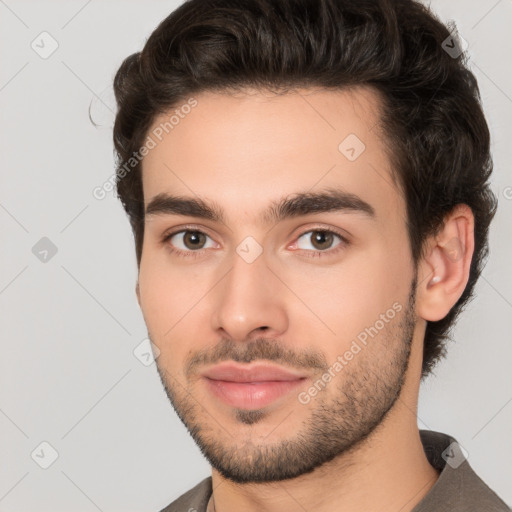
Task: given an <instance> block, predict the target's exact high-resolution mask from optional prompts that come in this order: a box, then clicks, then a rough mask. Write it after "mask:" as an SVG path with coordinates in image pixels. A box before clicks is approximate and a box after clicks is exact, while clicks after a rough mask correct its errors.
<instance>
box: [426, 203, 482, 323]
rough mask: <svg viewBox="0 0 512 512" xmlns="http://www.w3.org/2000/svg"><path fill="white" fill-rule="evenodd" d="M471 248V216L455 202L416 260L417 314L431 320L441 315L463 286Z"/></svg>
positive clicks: (455, 300) (472, 237) (467, 210)
mask: <svg viewBox="0 0 512 512" xmlns="http://www.w3.org/2000/svg"><path fill="white" fill-rule="evenodd" d="M473 251H474V216H473V212H472V211H471V209H470V208H469V207H468V206H467V205H463V204H461V205H457V206H456V207H455V208H454V209H453V210H452V212H451V213H450V214H449V215H448V216H447V217H446V219H445V222H444V225H443V228H442V229H441V230H440V232H439V233H438V234H437V235H435V236H434V237H432V238H431V239H430V240H429V241H428V242H427V249H426V251H425V256H424V257H423V258H422V260H421V262H420V263H419V272H418V276H419V277H420V281H419V283H418V290H417V299H416V300H417V313H418V315H419V316H420V317H421V318H423V319H425V320H427V321H431V322H436V321H438V320H441V319H442V318H444V317H445V316H446V315H447V314H448V313H449V311H450V309H451V308H452V307H453V306H454V305H455V304H456V302H457V301H458V300H459V298H460V296H461V295H462V293H463V292H464V289H465V288H466V285H467V282H468V279H469V271H470V267H471V260H472V257H473Z"/></svg>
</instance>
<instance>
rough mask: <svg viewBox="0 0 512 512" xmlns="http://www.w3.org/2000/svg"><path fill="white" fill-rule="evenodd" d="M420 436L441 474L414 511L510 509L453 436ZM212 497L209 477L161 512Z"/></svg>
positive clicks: (197, 506) (192, 511)
mask: <svg viewBox="0 0 512 512" xmlns="http://www.w3.org/2000/svg"><path fill="white" fill-rule="evenodd" d="M420 437H421V442H422V443H423V449H424V450H425V454H426V456H427V458H428V461H429V462H430V464H431V465H432V466H433V467H434V468H435V469H437V470H438V471H439V472H440V474H439V478H438V479H437V481H436V483H435V484H434V485H433V486H432V488H431V489H430V491H429V492H428V493H427V494H426V495H425V496H424V497H423V499H422V500H421V501H420V502H419V503H418V504H417V505H416V507H414V509H413V511H412V512H434V511H435V512H462V511H464V512H511V509H510V507H508V506H507V504H506V503H505V502H504V501H503V500H501V499H500V498H499V497H498V495H497V494H496V493H495V492H494V491H493V490H492V489H490V488H489V487H488V486H487V485H486V484H485V483H484V482H483V480H482V479H481V478H480V477H479V476H478V475H477V474H476V473H475V472H474V471H473V469H472V468H471V466H470V465H469V462H468V461H467V460H466V458H465V456H464V453H463V451H462V449H461V448H460V446H459V444H458V443H457V441H456V440H455V439H454V438H453V437H451V436H448V435H446V434H442V433H440V432H433V431H430V430H420ZM211 496H212V478H211V477H208V478H205V479H204V480H203V481H201V482H200V483H199V484H197V485H196V486H195V487H194V488H192V489H190V490H189V491H187V492H186V493H185V494H183V495H181V496H180V497H179V498H178V499H177V500H175V501H173V502H172V503H171V504H170V505H169V506H167V507H165V508H164V509H163V510H161V511H160V512H207V507H208V504H210V510H211V508H212V503H211V501H210V498H211Z"/></svg>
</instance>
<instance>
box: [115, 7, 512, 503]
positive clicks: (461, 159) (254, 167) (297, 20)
mask: <svg viewBox="0 0 512 512" xmlns="http://www.w3.org/2000/svg"><path fill="white" fill-rule="evenodd" d="M445 41H448V43H449V44H448V47H449V48H451V49H452V50H453V48H455V49H457V48H458V46H457V44H456V39H455V37H454V36H452V35H451V34H450V32H449V30H448V29H447V28H446V27H445V26H444V25H443V24H441V23H440V22H439V21H438V20H437V19H436V18H435V17H434V16H433V15H432V14H431V13H430V12H429V11H428V10H427V9H426V8H425V7H423V6H422V5H421V4H419V3H417V2H415V1H413V0H398V1H394V2H390V1H383V0H382V1H364V2H352V1H348V0H281V1H275V0H274V1H272V0H243V1H242V0H239V1H234V0H190V1H188V2H185V3H184V4H183V5H182V6H180V7H179V8H178V9H177V10H176V11H174V12H173V13H172V14H171V15H170V16H169V17H168V18H167V19H165V20H164V21H163V22H162V23H161V24H160V25H159V26H158V27H157V29H156V30H155V31H154V32H153V34H152V35H151V37H150V38H149V40H148V41H147V43H146V45H145V47H144V49H143V50H142V52H141V53H136V54H134V55H132V56H130V57H128V58H127V59H126V60H125V62H124V63H123V64H122V66H121V68H120V69H119V71H118V72H117V74H116V77H115V82H114V87H115V92H116V98H117V102H118V113H117V117H116V123H115V127H114V143H115V147H116V150H117V153H118V157H119V159H118V167H117V190H118V195H119V197H120V199H121V201H122V203H123V205H124V207H125V209H126V211H127V213H128V215H129V218H130V222H131V225H132V228H133V231H134V236H135V244H136V254H137V263H138V269H139V274H138V282H137V286H136V293H137V297H138V301H139V304H140V307H141V310H142V313H143V316H144V320H145V323H146V325H147V328H148V334H149V337H150V339H151V341H152V343H153V345H154V351H155V355H157V356H158V357H157V359H156V361H157V368H158V372H159V375H160V378H161V380H162V384H163V386H164V388H165V390H166V392H167V395H168V397H169V399H170V401H171V403H172V405H173V407H174V408H175V410H176V412H177V414H178V416H179V417H180V419H181V420H182V421H183V423H184V424H185V426H186V427H187V429H188V430H189V432H190V434H191V435H192V437H193V438H194V440H195V441H196V443H197V444H198V446H199V448H200V449H201V451H202V453H203V454H204V455H205V457H206V458H207V459H208V461H209V462H210V464H211V466H212V475H211V477H209V478H207V479H205V480H203V481H202V482H200V483H199V484H198V485H197V486H196V487H194V488H193V489H192V490H190V491H189V492H187V493H186V494H184V495H183V496H181V497H180V498H179V499H177V500H175V501H174V502H173V503H171V504H170V505H169V506H168V507H166V508H165V509H164V510H165V511H187V510H188V511H191V510H197V511H206V510H207V511H209V512H213V511H216V512H234V511H240V510H244V511H258V512H260V511H265V512H267V511H268V512H270V511H275V510H287V511H302V510H311V511H312V510H315V511H317V512H324V511H334V510H343V511H347V512H355V511H362V510H365V511H366V510H379V511H381V512H391V511H393V512H396V511H398V510H400V511H402V512H405V511H415V512H419V511H427V510H428V511H434V510H435V511H439V510H450V511H459V510H460V511H461V510H479V511H491V510H492V511H505V510H509V508H508V507H507V505H506V504H505V503H504V502H503V501H502V500H501V499H500V498H499V497H498V496H497V495H496V494H495V493H494V492H493V491H492V490H491V489H489V487H488V486H487V485H486V484H485V483H484V482H483V481H482V480H481V479H480V478H479V477H478V476H477V475H476V474H475V473H474V471H473V470H472V468H471V466H470V465H469V463H468V461H467V460H466V459H465V453H464V450H463V448H461V447H460V446H459V445H458V443H457V442H456V440H455V439H454V438H452V437H450V436H448V435H446V434H442V433H438V432H430V431H419V430H418V426H417V417H416V412H417V401H418V391H419V385H420V380H421V378H422V376H426V375H427V374H428V373H429V372H430V371H431V369H432V367H433V366H434V364H435V363H436V362H437V361H438V360H439V359H440V358H441V357H442V356H443V355H444V341H445V339H446V337H447V333H448V331H449V329H450V327H452V326H453V323H454V321H455V319H456V317H457V315H458V313H459V312H460V310H461V308H462V306H463V305H464V304H465V303H466V302H467V300H468V299H469V297H470V296H471V294H472V290H473V288H474V285H475V282H476V280H477V277H478V274H479V272H480V271H481V268H482V265H483V262H484V259H485V256H486V253H487V233H488V227H489V223H490V221H491V219H492V217H493V215H494V213H495V208H496V201H495V198H494V196H493V195H492V193H491V192H490V189H489V187H488V178H489V175H490V172H491V168H492V164H491V159H490V155H489V132H488V128H487V125H486V122H485V118H484V116H483V113H482V109H481V107H480V104H479V99H478V88H477V85H476V82H475V79H474V77H473V75H471V73H469V71H468V70H467V69H466V67H465V64H464V61H463V55H461V54H460V52H455V53H454V52H453V51H450V52H448V51H446V48H444V47H443V42H445ZM444 46H445V47H446V43H445V44H444ZM456 53H458V54H456ZM175 463H179V461H176V462H175Z"/></svg>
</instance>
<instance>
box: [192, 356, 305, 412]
mask: <svg viewBox="0 0 512 512" xmlns="http://www.w3.org/2000/svg"><path fill="white" fill-rule="evenodd" d="M202 377H203V379H204V382H205V384H206V386H207V388H208V390H209V392H211V393H212V394H213V395H215V396H216V397H217V398H218V399H220V400H221V401H222V402H224V403H225V404H227V405H230V406H232V407H238V408H241V409H248V410H253V409H260V408H262V407H265V406H267V405H269V404H271V403H272V402H274V401H276V400H278V399H279V398H281V397H283V396H284V395H287V394H288V393H290V392H291V391H292V390H293V389H295V388H297V387H298V386H299V385H301V384H303V382H304V380H305V379H306V378H307V376H306V375H304V374H300V373H297V372H293V371H291V370H288V369H285V368H283V367H280V366H275V365H270V364H261V363H260V364H251V365H239V364H236V363H231V362H228V363H221V364H219V365H217V366H214V367H211V368H209V369H207V370H205V371H204V372H203V373H202Z"/></svg>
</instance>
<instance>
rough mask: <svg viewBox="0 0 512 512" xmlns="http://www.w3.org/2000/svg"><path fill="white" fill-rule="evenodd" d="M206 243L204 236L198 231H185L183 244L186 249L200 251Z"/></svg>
mask: <svg viewBox="0 0 512 512" xmlns="http://www.w3.org/2000/svg"><path fill="white" fill-rule="evenodd" d="M205 242H206V235H205V234H204V233H201V232H200V231H186V232H185V235H184V236H183V244H184V245H185V247H186V248H187V249H192V250H194V249H202V248H203V245H204V244H205Z"/></svg>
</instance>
